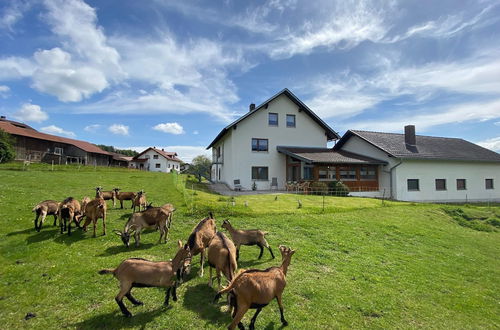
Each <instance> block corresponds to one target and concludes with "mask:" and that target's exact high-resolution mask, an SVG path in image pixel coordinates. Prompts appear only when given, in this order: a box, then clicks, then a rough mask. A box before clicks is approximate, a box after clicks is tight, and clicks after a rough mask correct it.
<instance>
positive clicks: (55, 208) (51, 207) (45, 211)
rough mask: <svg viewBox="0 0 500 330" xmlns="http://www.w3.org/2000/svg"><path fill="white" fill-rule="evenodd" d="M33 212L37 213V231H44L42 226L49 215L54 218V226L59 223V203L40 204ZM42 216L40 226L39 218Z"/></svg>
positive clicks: (46, 202)
mask: <svg viewBox="0 0 500 330" xmlns="http://www.w3.org/2000/svg"><path fill="white" fill-rule="evenodd" d="M32 212H36V216H35V230H36V231H40V230H41V229H42V225H43V223H44V221H45V218H46V217H47V215H53V216H54V226H55V225H56V221H57V214H58V213H59V202H56V201H53V200H46V201H43V202H40V203H38V204H37V205H36V206H35V207H34V208H33V210H32ZM40 216H42V218H41V219H40V224H38V218H39V217H40Z"/></svg>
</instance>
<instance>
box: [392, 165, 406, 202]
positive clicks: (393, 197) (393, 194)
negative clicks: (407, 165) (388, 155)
mask: <svg viewBox="0 0 500 330" xmlns="http://www.w3.org/2000/svg"><path fill="white" fill-rule="evenodd" d="M402 163H403V161H402V160H400V161H399V163H397V164H396V165H394V166H393V167H391V168H390V169H389V179H390V185H391V199H394V194H393V191H394V189H393V187H392V181H393V180H392V171H393V170H394V169H395V168H396V167H398V166H399V165H401V164H402Z"/></svg>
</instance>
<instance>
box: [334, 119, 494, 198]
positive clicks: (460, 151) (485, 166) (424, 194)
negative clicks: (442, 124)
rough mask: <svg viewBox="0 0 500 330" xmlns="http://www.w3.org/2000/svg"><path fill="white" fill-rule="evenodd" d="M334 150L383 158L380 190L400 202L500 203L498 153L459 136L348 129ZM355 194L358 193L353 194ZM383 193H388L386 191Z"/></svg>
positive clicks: (412, 130) (409, 130) (409, 129)
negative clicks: (448, 136) (449, 136)
mask: <svg viewBox="0 0 500 330" xmlns="http://www.w3.org/2000/svg"><path fill="white" fill-rule="evenodd" d="M334 149H335V150H337V151H340V150H343V151H348V152H356V153H358V154H362V155H364V156H368V157H373V158H376V159H380V160H383V161H385V162H386V165H384V166H383V167H382V168H381V171H380V176H379V182H380V187H379V191H375V192H371V193H366V192H364V193H359V194H360V195H363V196H367V195H368V196H370V195H371V196H382V194H383V192H384V191H385V192H389V194H390V196H391V197H392V198H393V199H396V200H402V201H432V202H465V201H500V154H498V153H496V152H494V151H491V150H489V149H485V148H483V147H480V146H478V145H476V144H474V143H471V142H468V141H465V140H463V139H456V138H445V137H433V136H422V135H415V126H413V125H408V126H406V127H405V133H404V134H393V133H380V132H368V131H356V130H350V131H347V133H346V134H344V136H343V137H342V138H341V139H340V140H339V141H338V143H337V144H336V146H335V148H334ZM354 194H356V193H354ZM386 196H387V193H386Z"/></svg>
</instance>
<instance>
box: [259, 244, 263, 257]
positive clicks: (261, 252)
mask: <svg viewBox="0 0 500 330" xmlns="http://www.w3.org/2000/svg"><path fill="white" fill-rule="evenodd" d="M259 248H260V253H259V259H260V258H262V254H263V253H264V247H263V246H262V245H260V244H259Z"/></svg>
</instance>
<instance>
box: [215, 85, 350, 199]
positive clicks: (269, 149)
mask: <svg viewBox="0 0 500 330" xmlns="http://www.w3.org/2000/svg"><path fill="white" fill-rule="evenodd" d="M338 138H340V137H339V135H338V134H337V133H336V132H335V131H334V130H333V129H332V128H330V126H328V125H327V124H326V123H325V122H324V121H323V120H321V119H320V118H319V117H318V116H317V115H316V114H315V113H314V112H313V111H312V110H311V109H309V108H308V107H307V106H306V105H305V104H304V103H302V101H300V100H299V99H298V98H297V97H296V96H295V95H293V94H292V93H291V92H290V91H289V90H288V89H284V90H282V91H281V92H279V93H278V94H276V95H274V96H273V97H271V98H270V99H268V100H266V101H265V102H263V103H262V104H261V105H259V106H257V107H255V105H254V104H251V105H250V111H249V112H248V113H246V114H245V115H244V116H242V117H241V118H239V119H238V120H236V121H234V122H233V123H231V124H229V125H228V126H226V127H225V128H224V129H222V131H221V132H220V133H219V135H217V137H216V138H215V139H214V140H213V141H212V143H210V145H209V146H208V147H207V149H209V148H212V163H213V165H212V173H211V177H212V181H215V182H221V183H225V184H226V185H227V186H229V187H230V188H231V189H234V187H235V183H236V185H237V186H238V184H239V185H241V187H242V189H246V190H249V189H251V188H252V185H253V184H254V183H255V185H256V187H257V189H259V190H267V189H271V188H273V185H274V186H275V187H276V186H277V189H283V188H284V185H285V183H286V181H287V177H288V178H289V179H292V180H300V179H301V178H307V177H308V175H310V174H311V172H310V170H309V168H307V169H305V170H304V168H299V169H298V170H297V167H296V166H294V165H295V164H288V165H287V155H286V154H284V153H282V152H280V151H279V150H278V146H294V147H320V148H326V144H327V142H328V141H332V140H336V139H338Z"/></svg>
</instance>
